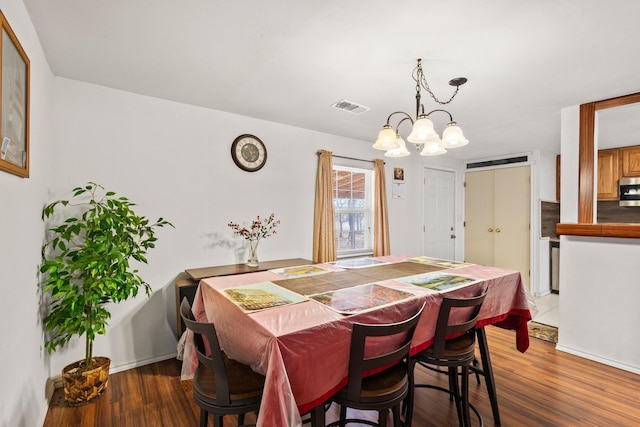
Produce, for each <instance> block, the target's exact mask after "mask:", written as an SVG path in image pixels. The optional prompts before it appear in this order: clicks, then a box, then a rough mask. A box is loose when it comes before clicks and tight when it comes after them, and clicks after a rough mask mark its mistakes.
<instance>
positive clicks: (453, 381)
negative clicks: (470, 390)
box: [449, 366, 464, 426]
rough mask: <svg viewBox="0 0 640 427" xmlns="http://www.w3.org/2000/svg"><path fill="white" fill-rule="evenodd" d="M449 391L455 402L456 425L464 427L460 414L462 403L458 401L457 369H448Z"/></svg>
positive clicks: (452, 367)
mask: <svg viewBox="0 0 640 427" xmlns="http://www.w3.org/2000/svg"><path fill="white" fill-rule="evenodd" d="M449 391H450V393H451V394H453V400H455V402H456V412H457V413H458V425H460V426H464V418H463V414H462V402H461V401H460V387H459V385H458V368H457V367H454V366H451V367H449Z"/></svg>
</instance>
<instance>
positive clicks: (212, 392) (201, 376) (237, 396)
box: [180, 297, 265, 427]
mask: <svg viewBox="0 0 640 427" xmlns="http://www.w3.org/2000/svg"><path fill="white" fill-rule="evenodd" d="M180 316H181V317H182V320H183V322H184V323H185V325H186V327H187V328H188V329H190V330H192V331H193V335H194V341H195V344H196V352H197V355H198V362H199V363H198V367H197V368H196V371H195V373H194V377H193V399H194V400H195V402H196V404H197V405H198V406H199V407H200V427H206V426H207V424H208V421H209V413H211V414H213V416H214V418H213V419H214V422H213V425H214V427H222V425H223V421H222V419H223V417H224V416H225V415H234V414H235V415H238V425H241V424H243V423H244V414H246V413H249V412H257V411H258V409H259V408H260V401H261V399H262V390H263V387H264V380H265V378H264V376H262V375H260V374H258V373H256V372H254V371H253V370H251V368H250V367H249V366H247V365H244V364H242V363H239V362H237V361H235V360H233V359H229V357H227V355H226V354H225V353H224V351H222V350H221V349H220V344H219V343H218V336H217V334H216V328H215V326H214V325H213V323H204V322H197V321H196V320H195V318H194V316H193V313H192V311H191V306H190V305H189V302H188V301H187V298H186V297H185V298H184V299H183V300H182V303H181V305H180ZM205 342H206V343H207V344H208V347H209V349H210V352H209V353H207V347H206V346H205Z"/></svg>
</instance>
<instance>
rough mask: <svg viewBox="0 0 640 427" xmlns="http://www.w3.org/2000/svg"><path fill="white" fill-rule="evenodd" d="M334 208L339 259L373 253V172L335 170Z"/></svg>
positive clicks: (335, 168) (352, 169)
mask: <svg viewBox="0 0 640 427" xmlns="http://www.w3.org/2000/svg"><path fill="white" fill-rule="evenodd" d="M333 173H334V176H333V186H334V187H333V208H334V211H335V236H336V251H337V256H338V258H344V257H347V256H355V255H371V254H372V253H373V233H372V229H371V227H372V224H373V189H372V187H373V171H372V170H369V169H357V168H350V167H344V166H334V167H333Z"/></svg>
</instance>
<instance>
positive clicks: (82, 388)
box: [62, 357, 111, 406]
mask: <svg viewBox="0 0 640 427" xmlns="http://www.w3.org/2000/svg"><path fill="white" fill-rule="evenodd" d="M93 361H94V363H92V364H91V365H90V366H88V367H85V366H82V364H83V363H84V360H81V361H78V362H75V363H72V364H70V365H67V366H65V367H64V369H63V370H62V383H63V385H64V398H65V400H66V401H67V403H68V404H69V405H71V406H77V405H82V404H85V403H87V402H89V401H91V400H92V399H95V398H96V397H99V396H102V394H103V393H104V391H105V390H106V389H107V384H108V382H109V365H110V364H111V360H110V359H109V358H107V357H94V358H93Z"/></svg>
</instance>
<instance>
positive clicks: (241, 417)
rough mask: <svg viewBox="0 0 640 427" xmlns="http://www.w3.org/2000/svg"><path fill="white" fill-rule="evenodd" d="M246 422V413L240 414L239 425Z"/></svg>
mask: <svg viewBox="0 0 640 427" xmlns="http://www.w3.org/2000/svg"><path fill="white" fill-rule="evenodd" d="M242 424H244V414H238V425H239V426H241V425H242Z"/></svg>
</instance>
